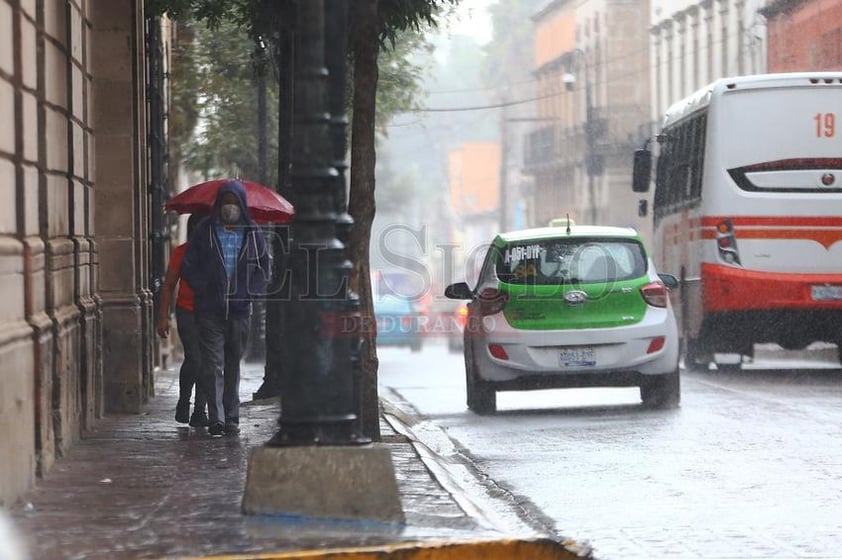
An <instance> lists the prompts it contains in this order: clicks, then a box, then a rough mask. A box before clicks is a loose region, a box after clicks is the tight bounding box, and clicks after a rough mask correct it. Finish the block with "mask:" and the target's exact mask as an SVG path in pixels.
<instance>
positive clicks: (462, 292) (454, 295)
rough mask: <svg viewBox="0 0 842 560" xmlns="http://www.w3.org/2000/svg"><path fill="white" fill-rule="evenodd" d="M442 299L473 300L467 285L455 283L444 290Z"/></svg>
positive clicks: (471, 292) (472, 294)
mask: <svg viewBox="0 0 842 560" xmlns="http://www.w3.org/2000/svg"><path fill="white" fill-rule="evenodd" d="M444 297H446V298H450V299H473V297H474V292H473V291H471V289H470V288H469V287H468V284H467V283H465V282H457V283H456V284H451V285H450V286H448V287H447V288H445V289H444Z"/></svg>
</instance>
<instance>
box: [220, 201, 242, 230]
mask: <svg viewBox="0 0 842 560" xmlns="http://www.w3.org/2000/svg"><path fill="white" fill-rule="evenodd" d="M240 214H241V211H240V205H239V204H223V205H222V210H221V212H220V217H221V218H222V223H224V224H228V225H232V224H236V223H237V222H239V221H240Z"/></svg>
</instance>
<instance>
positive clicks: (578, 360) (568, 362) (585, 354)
mask: <svg viewBox="0 0 842 560" xmlns="http://www.w3.org/2000/svg"><path fill="white" fill-rule="evenodd" d="M558 362H559V364H560V365H561V366H562V367H582V366H595V365H596V355H595V354H594V351H593V348H592V347H590V346H579V347H571V348H562V349H561V351H560V352H559V355H558Z"/></svg>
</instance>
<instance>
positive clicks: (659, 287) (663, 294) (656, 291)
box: [640, 281, 669, 307]
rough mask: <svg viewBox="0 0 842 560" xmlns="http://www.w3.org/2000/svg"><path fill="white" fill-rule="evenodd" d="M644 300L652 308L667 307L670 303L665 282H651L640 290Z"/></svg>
mask: <svg viewBox="0 0 842 560" xmlns="http://www.w3.org/2000/svg"><path fill="white" fill-rule="evenodd" d="M640 294H641V295H642V296H643V299H644V300H645V301H646V303H648V304H649V305H651V306H652V307H666V306H667V302H668V301H669V290H667V287H666V286H665V285H664V283H663V282H661V281H657V282H650V283H648V284H646V285H645V286H643V287H642V288H640Z"/></svg>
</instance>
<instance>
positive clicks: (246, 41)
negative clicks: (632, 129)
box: [172, 21, 278, 185]
mask: <svg viewBox="0 0 842 560" xmlns="http://www.w3.org/2000/svg"><path fill="white" fill-rule="evenodd" d="M254 53H255V44H254V42H253V41H252V40H251V39H250V37H249V36H248V35H247V33H246V32H245V31H244V30H243V29H242V28H240V27H239V26H237V24H235V23H232V22H228V21H222V22H220V23H219V25H218V26H217V27H216V29H215V30H212V29H210V28H208V27H206V26H201V25H199V26H196V28H195V37H194V40H193V42H192V43H191V45H190V47H189V49H188V48H186V49H185V50H184V51H179V54H181V55H183V57H184V59H183V60H181V61H179V63H178V66H177V67H178V68H180V69H181V71H180V72H179V74H178V76H177V78H180V79H174V80H173V84H172V90H173V99H174V102H175V103H174V107H173V117H174V118H175V119H176V120H177V121H182V120H183V121H184V122H195V123H196V124H197V126H196V127H195V129H194V130H193V136H192V140H189V141H186V142H183V144H182V146H183V147H182V150H183V161H182V162H183V164H184V165H185V166H186V167H187V168H189V169H191V170H193V171H197V172H202V173H204V174H205V175H208V176H232V175H237V174H239V175H240V176H242V177H245V178H248V179H251V180H257V179H258V176H259V170H258V133H257V119H258V114H257V87H258V82H257V72H256V66H255V64H253V57H254ZM182 64H183V65H184V66H183V67H182V66H181V65H182ZM265 82H266V93H267V95H266V108H267V111H266V117H265V118H266V134H267V164H266V171H267V183H268V184H269V185H274V184H275V182H276V180H277V167H278V164H277V161H278V154H277V152H278V149H277V146H278V124H277V123H278V86H277V81H276V80H275V79H274V77H273V76H272V75H271V74H270V75H269V76H268V77H267V79H266V80H265ZM191 99H192V100H193V101H194V104H193V105H192V106H191V104H190V102H189V100H191ZM179 100H184V101H185V102H184V103H179V102H178V101H179ZM174 140H177V139H175V138H174Z"/></svg>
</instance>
